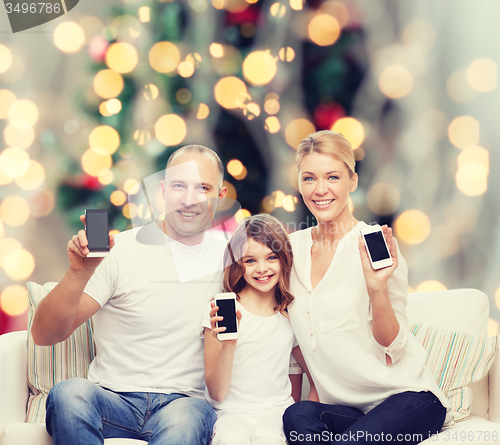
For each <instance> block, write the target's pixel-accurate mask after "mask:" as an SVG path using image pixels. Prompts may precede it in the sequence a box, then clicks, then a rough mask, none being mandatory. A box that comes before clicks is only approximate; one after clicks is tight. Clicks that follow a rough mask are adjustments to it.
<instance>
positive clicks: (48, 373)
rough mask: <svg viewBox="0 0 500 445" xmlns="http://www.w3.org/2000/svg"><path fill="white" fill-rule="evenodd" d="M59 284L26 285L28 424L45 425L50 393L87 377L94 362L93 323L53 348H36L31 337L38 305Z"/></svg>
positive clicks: (31, 283) (85, 324)
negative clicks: (59, 385)
mask: <svg viewBox="0 0 500 445" xmlns="http://www.w3.org/2000/svg"><path fill="white" fill-rule="evenodd" d="M56 284H57V283H45V284H44V285H39V284H36V283H33V282H29V283H27V285H26V286H27V288H28V301H29V309H28V365H27V369H28V387H29V390H30V394H29V399H28V409H27V414H26V421H27V422H31V423H37V422H45V402H46V399H47V395H48V393H49V391H50V389H51V388H52V387H53V386H54V385H55V384H57V383H59V382H61V381H63V380H66V379H69V378H71V377H87V372H88V368H89V366H90V362H91V361H92V359H93V358H94V353H95V351H94V343H93V340H92V320H87V321H86V322H85V323H83V324H82V325H81V326H79V327H78V328H77V329H75V331H74V332H73V334H71V336H70V337H69V338H68V339H67V340H65V341H63V342H60V343H57V344H55V345H54V346H37V345H35V343H34V342H33V338H32V336H31V325H32V323H33V317H34V315H35V310H36V307H37V306H38V303H40V301H42V299H43V298H44V297H45V296H46V295H47V294H48V293H49V292H50V291H51V290H52V289H53V288H54V287H55V286H56Z"/></svg>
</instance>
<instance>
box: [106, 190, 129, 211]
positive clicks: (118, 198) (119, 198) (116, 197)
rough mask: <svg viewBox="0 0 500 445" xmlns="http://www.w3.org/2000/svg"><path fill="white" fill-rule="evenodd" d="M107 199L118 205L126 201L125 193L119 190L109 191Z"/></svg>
mask: <svg viewBox="0 0 500 445" xmlns="http://www.w3.org/2000/svg"><path fill="white" fill-rule="evenodd" d="M109 200H110V201H111V204H113V205H114V206H117V207H119V206H122V205H123V204H125V203H126V202H127V195H126V194H125V193H123V192H122V191H121V190H115V191H114V192H113V193H111V195H110V197H109Z"/></svg>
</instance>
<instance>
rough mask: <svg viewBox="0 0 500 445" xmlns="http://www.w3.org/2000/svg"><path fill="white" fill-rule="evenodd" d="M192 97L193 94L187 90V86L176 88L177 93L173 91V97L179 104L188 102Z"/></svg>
mask: <svg viewBox="0 0 500 445" xmlns="http://www.w3.org/2000/svg"><path fill="white" fill-rule="evenodd" d="M192 97H193V94H192V93H191V91H189V89H188V88H180V89H179V90H177V93H175V98H176V99H177V102H179V103H180V104H187V103H189V102H190V101H191V99H192Z"/></svg>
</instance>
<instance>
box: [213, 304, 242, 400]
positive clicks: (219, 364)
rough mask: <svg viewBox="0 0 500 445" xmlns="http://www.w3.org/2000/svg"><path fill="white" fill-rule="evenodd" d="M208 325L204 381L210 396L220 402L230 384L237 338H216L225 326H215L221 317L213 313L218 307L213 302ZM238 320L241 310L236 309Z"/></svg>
mask: <svg viewBox="0 0 500 445" xmlns="http://www.w3.org/2000/svg"><path fill="white" fill-rule="evenodd" d="M211 305H212V309H211V311H210V325H211V327H212V329H209V328H205V330H204V336H205V383H206V385H207V388H208V393H209V394H210V397H211V398H212V399H213V400H215V401H217V402H222V401H223V400H224V398H225V397H226V394H227V392H228V391H229V387H230V386H231V376H232V373H233V359H234V350H235V349H236V343H237V341H238V340H223V341H219V340H218V339H217V334H218V333H219V332H222V331H224V330H225V329H226V328H224V327H221V328H218V327H216V324H215V323H216V322H217V321H221V320H222V317H218V316H216V315H215V313H216V312H217V310H218V309H219V308H218V307H217V306H215V303H213V302H212V303H211ZM236 316H237V318H238V322H239V320H240V319H241V312H240V311H237V312H236Z"/></svg>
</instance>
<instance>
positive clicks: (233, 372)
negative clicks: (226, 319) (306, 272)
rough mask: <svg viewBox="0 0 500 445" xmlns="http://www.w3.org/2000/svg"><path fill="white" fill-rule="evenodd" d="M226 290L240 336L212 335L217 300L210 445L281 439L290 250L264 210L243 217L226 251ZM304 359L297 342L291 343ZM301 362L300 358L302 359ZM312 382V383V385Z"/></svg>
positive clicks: (289, 335)
mask: <svg viewBox="0 0 500 445" xmlns="http://www.w3.org/2000/svg"><path fill="white" fill-rule="evenodd" d="M224 263H225V265H226V267H225V269H224V276H223V288H224V292H235V293H236V294H237V302H236V306H237V317H238V320H239V328H238V331H239V332H238V339H237V340H224V341H219V340H218V339H217V333H219V332H223V331H224V330H225V328H223V327H221V328H217V327H216V322H217V321H220V320H222V317H220V316H216V312H217V309H218V307H217V306H215V304H214V302H212V303H211V305H210V307H209V308H207V312H206V317H205V319H204V321H203V326H204V328H205V381H206V386H207V391H206V398H207V400H208V402H209V403H210V404H211V405H212V406H213V407H214V408H215V409H216V410H217V417H218V420H217V422H216V425H215V429H214V434H215V435H214V438H213V441H212V443H213V445H222V444H228V445H235V444H238V445H247V444H254V445H257V444H261V445H274V444H277V445H278V444H279V445H284V444H285V443H286V442H285V436H284V433H283V426H282V416H283V412H284V411H285V409H286V408H287V407H288V406H289V405H290V404H292V403H293V399H292V397H291V395H290V394H291V384H290V380H289V378H288V366H289V361H290V352H291V350H292V347H294V346H296V343H295V337H294V334H293V331H292V328H291V325H290V321H289V319H288V316H287V313H286V308H287V307H288V305H289V304H290V303H291V302H292V301H293V296H292V294H291V293H290V290H289V281H290V271H291V268H292V251H291V247H290V243H289V240H288V236H287V235H286V233H285V231H284V230H283V228H282V226H281V225H280V223H279V222H278V220H277V219H276V218H274V217H272V216H270V215H256V216H252V217H250V218H247V219H245V220H244V221H243V222H242V223H241V224H240V225H239V226H238V228H237V229H236V231H235V233H234V234H233V236H232V238H231V241H230V243H229V245H228V247H227V249H226V252H225V256H224ZM294 353H295V357H296V358H297V360H298V361H299V363H301V362H302V363H303V361H302V359H301V357H302V356H301V354H300V351H299V350H298V348H295V350H294ZM304 366H305V365H304ZM312 388H314V385H312Z"/></svg>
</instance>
